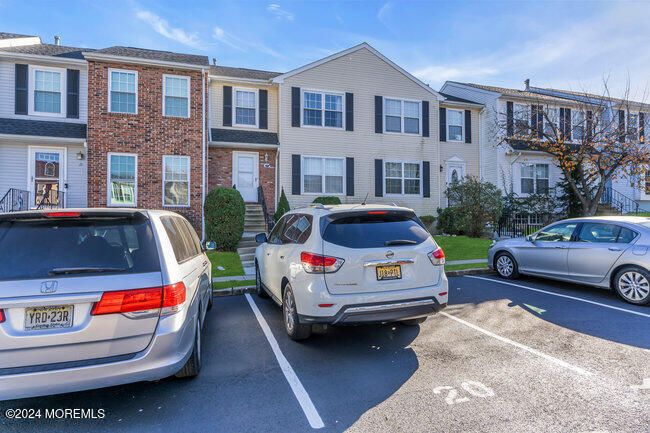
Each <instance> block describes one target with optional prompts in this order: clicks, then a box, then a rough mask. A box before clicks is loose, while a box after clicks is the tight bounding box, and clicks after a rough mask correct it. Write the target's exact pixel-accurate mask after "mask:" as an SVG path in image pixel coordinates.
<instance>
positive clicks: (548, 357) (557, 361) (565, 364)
mask: <svg viewBox="0 0 650 433" xmlns="http://www.w3.org/2000/svg"><path fill="white" fill-rule="evenodd" d="M440 314H442V315H443V316H445V317H449V318H450V319H452V320H455V321H456V322H458V323H462V324H463V325H465V326H468V327H470V328H472V329H474V330H476V331H478V332H482V333H483V334H485V335H487V336H490V337H492V338H496V339H497V340H499V341H502V342H504V343H508V344H511V345H513V346H515V347H518V348H520V349H523V350H525V351H527V352H530V353H532V354H533V355H537V356H539V357H540V358H544V359H546V360H547V361H551V362H553V363H555V364H558V365H560V366H562V367H564V368H568V369H569V370H572V371H575V372H576V373H578V374H582V375H584V376H589V375H591V374H592V373H591V372H589V371H587V370H584V369H582V368H580V367H576V366H575V365H571V364H569V363H568V362H565V361H562V360H561V359H558V358H555V357H553V356H551V355H547V354H545V353H542V352H540V351H539V350H535V349H533V348H532V347H528V346H526V345H524V344H521V343H517V342H516V341H512V340H510V339H508V338H506V337H502V336H500V335H497V334H495V333H493V332H490V331H488V330H487V329H483V328H481V327H478V326H476V325H474V324H473V323H469V322H466V321H464V320H463V319H459V318H458V317H456V316H452V315H451V314H448V313H445V312H442V311H441V312H440Z"/></svg>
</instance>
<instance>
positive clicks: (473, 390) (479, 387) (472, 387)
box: [433, 380, 494, 404]
mask: <svg viewBox="0 0 650 433" xmlns="http://www.w3.org/2000/svg"><path fill="white" fill-rule="evenodd" d="M460 386H461V387H462V388H463V389H464V390H465V391H467V392H468V393H469V394H471V395H473V396H474V397H480V398H488V397H494V391H492V389H491V388H490V387H488V386H486V385H483V384H482V383H481V382H476V381H473V380H468V381H466V382H463V383H461V384H460ZM443 391H448V393H447V396H446V397H445V401H446V402H447V404H457V403H463V402H466V401H468V400H469V397H458V391H456V388H454V387H453V386H439V387H437V388H434V390H433V392H434V393H435V394H440V393H442V392H443Z"/></svg>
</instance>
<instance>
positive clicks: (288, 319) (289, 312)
mask: <svg viewBox="0 0 650 433" xmlns="http://www.w3.org/2000/svg"><path fill="white" fill-rule="evenodd" d="M283 309H284V326H286V327H287V332H288V333H289V334H292V333H293V327H294V326H295V323H294V314H295V310H296V306H295V304H294V303H293V297H292V296H291V292H290V291H288V290H287V291H286V292H285V293H284V303H283Z"/></svg>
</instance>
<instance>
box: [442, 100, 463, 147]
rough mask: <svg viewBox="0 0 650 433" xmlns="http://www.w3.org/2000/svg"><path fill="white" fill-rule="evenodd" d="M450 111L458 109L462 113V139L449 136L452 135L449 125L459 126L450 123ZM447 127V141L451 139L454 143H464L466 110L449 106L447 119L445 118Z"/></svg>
mask: <svg viewBox="0 0 650 433" xmlns="http://www.w3.org/2000/svg"><path fill="white" fill-rule="evenodd" d="M450 111H456V112H458V113H460V127H461V130H462V132H461V138H460V140H452V139H450V138H449V137H451V135H450V134H449V127H450V126H458V125H450V124H449V112H450ZM445 128H446V129H447V131H445V132H446V134H447V141H450V142H452V143H464V142H465V110H456V109H453V108H447V114H446V120H445Z"/></svg>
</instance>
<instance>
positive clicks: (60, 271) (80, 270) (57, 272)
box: [48, 267, 126, 275]
mask: <svg viewBox="0 0 650 433" xmlns="http://www.w3.org/2000/svg"><path fill="white" fill-rule="evenodd" d="M121 271H126V269H124V268H89V267H83V268H53V269H50V270H49V271H48V273H49V274H50V275H64V274H83V273H92V272H121Z"/></svg>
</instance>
